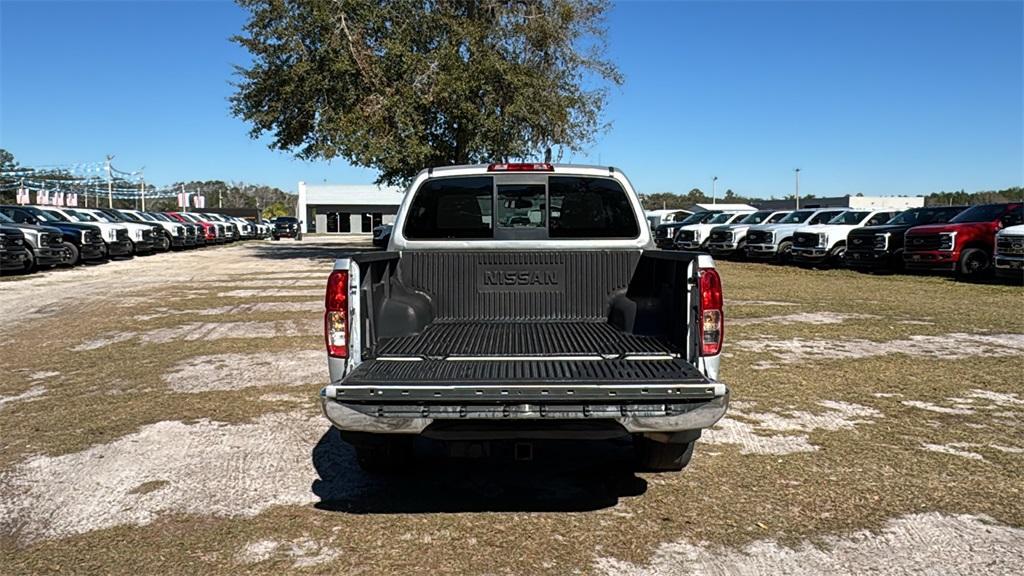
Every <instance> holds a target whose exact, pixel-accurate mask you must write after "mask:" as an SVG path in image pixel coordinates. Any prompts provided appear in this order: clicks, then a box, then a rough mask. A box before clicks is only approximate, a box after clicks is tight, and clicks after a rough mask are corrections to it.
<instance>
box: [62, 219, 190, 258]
mask: <svg viewBox="0 0 1024 576" xmlns="http://www.w3.org/2000/svg"><path fill="white" fill-rule="evenodd" d="M75 210H76V211H83V210H84V211H85V212H88V213H89V214H92V215H93V216H95V217H96V218H102V219H105V220H106V221H107V222H111V223H113V224H121V225H123V226H125V227H127V228H128V235H129V236H130V237H131V239H132V242H133V243H134V244H135V246H134V252H135V253H136V254H150V253H152V252H157V251H160V252H165V251H167V250H170V249H171V246H170V242H169V241H167V239H166V238H164V236H163V229H162V228H161V227H160V226H157V225H156V224H152V223H150V222H145V221H136V220H135V219H134V218H128V217H126V216H124V215H123V214H121V213H120V212H119V211H117V210H114V209H111V208H92V209H90V208H84V209H83V208H75Z"/></svg>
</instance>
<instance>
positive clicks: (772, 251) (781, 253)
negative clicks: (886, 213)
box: [746, 208, 846, 262]
mask: <svg viewBox="0 0 1024 576" xmlns="http://www.w3.org/2000/svg"><path fill="white" fill-rule="evenodd" d="M845 211H846V208H808V209H806V210H794V211H792V212H790V213H789V215H787V216H786V217H785V218H783V219H782V220H779V222H778V223H777V224H759V225H757V226H751V227H750V228H749V229H748V230H747V248H746V252H747V258H750V259H759V260H775V261H777V262H789V260H790V258H791V257H792V250H793V233H794V232H796V230H797V228H802V227H804V226H811V225H814V224H824V223H825V222H828V221H829V220H831V219H832V218H835V217H836V216H838V215H839V214H841V213H843V212H845Z"/></svg>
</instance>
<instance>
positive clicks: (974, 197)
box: [924, 186, 1024, 206]
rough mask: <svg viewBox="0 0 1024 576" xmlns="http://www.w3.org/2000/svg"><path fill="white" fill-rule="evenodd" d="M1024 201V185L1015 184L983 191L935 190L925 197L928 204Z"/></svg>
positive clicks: (949, 204) (947, 204) (945, 204)
mask: <svg viewBox="0 0 1024 576" xmlns="http://www.w3.org/2000/svg"><path fill="white" fill-rule="evenodd" d="M1021 201H1024V187H1021V186H1013V187H1011V188H1004V189H1002V190H982V191H981V192H964V191H963V190H960V191H959V192H933V193H932V194H929V195H927V196H925V197H924V203H925V204H926V205H928V206H932V205H943V206H952V205H957V204H991V203H996V202H1021Z"/></svg>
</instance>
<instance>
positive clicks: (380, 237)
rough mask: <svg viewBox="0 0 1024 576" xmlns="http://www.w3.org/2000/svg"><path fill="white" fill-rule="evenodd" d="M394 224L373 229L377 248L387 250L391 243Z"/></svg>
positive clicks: (374, 243) (374, 242)
mask: <svg viewBox="0 0 1024 576" xmlns="http://www.w3.org/2000/svg"><path fill="white" fill-rule="evenodd" d="M394 227H395V225H394V224H381V225H380V226H377V227H376V228H374V229H373V245H374V246H376V247H377V248H387V247H388V242H389V241H391V229H392V228H394Z"/></svg>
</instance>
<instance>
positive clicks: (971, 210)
mask: <svg viewBox="0 0 1024 576" xmlns="http://www.w3.org/2000/svg"><path fill="white" fill-rule="evenodd" d="M1022 210H1024V208H1022V204H1021V203H1000V204H980V205H975V206H926V207H923V208H911V209H909V210H904V211H898V210H893V209H884V208H880V209H849V208H807V209H798V210H757V211H753V210H736V209H730V210H709V211H705V212H697V213H695V214H692V215H690V216H689V217H687V218H686V219H684V220H681V221H679V222H672V223H668V224H661V225H659V226H658V227H657V228H656V229H655V241H656V243H657V244H658V246H659V247H661V248H664V249H670V250H671V249H675V250H695V251H703V252H708V253H710V254H712V255H714V256H717V257H726V258H729V257H734V258H735V257H740V258H746V259H749V260H760V261H775V262H779V263H794V264H800V265H809V266H820V265H825V266H839V265H845V266H848V267H850V268H856V269H861V270H893V271H900V270H924V271H945V272H955V273H956V274H958V275H960V276H964V277H976V276H981V275H984V274H988V273H990V272H991V271H992V270H993V269H994V270H995V272H996V273H997V274H998V275H1000V276H1004V277H1008V278H1012V279H1015V280H1018V281H1019V280H1021V279H1022V278H1024V212H1022Z"/></svg>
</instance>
